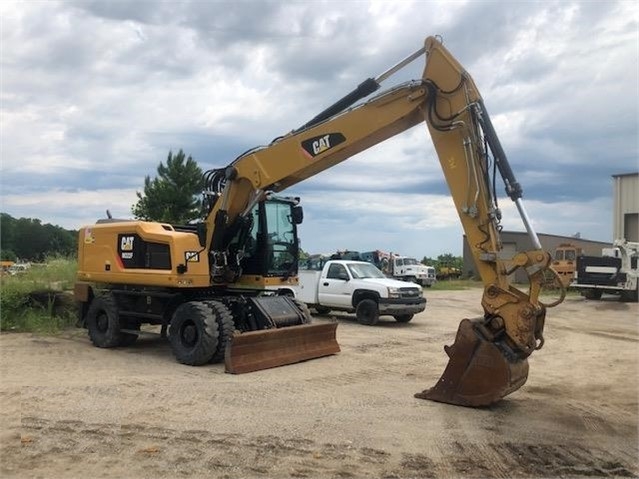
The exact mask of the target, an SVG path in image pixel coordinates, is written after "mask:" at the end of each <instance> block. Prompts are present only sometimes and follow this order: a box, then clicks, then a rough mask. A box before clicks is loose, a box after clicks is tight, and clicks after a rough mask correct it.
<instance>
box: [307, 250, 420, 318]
mask: <svg viewBox="0 0 639 479" xmlns="http://www.w3.org/2000/svg"><path fill="white" fill-rule="evenodd" d="M295 296H296V298H297V299H299V300H301V301H303V302H304V303H306V304H307V305H308V306H309V307H311V308H314V309H315V310H316V311H317V312H318V313H320V314H326V313H328V312H330V311H331V310H335V311H346V312H349V313H353V312H354V313H355V314H356V316H357V321H358V322H359V323H361V324H366V325H369V326H371V325H374V324H375V323H377V321H378V320H379V317H380V316H381V315H389V316H393V317H394V318H395V320H396V321H398V322H400V323H407V322H409V321H410V320H411V319H413V316H414V315H415V314H416V313H420V312H422V311H424V309H425V308H426V298H424V295H423V290H422V288H421V286H419V285H417V284H411V283H406V282H403V281H397V280H395V279H389V278H387V277H386V276H384V273H382V272H381V271H380V270H379V269H377V268H376V267H375V266H374V265H372V264H371V263H367V262H364V261H350V260H330V261H327V262H326V263H324V264H323V267H322V269H321V270H310V269H300V270H299V285H298V286H296V287H295Z"/></svg>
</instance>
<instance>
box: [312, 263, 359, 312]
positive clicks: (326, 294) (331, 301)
mask: <svg viewBox="0 0 639 479" xmlns="http://www.w3.org/2000/svg"><path fill="white" fill-rule="evenodd" d="M350 279H351V278H350V276H349V274H348V271H347V270H346V267H345V266H344V265H343V264H339V263H333V264H331V265H329V267H328V271H327V272H326V276H325V277H324V276H323V277H321V278H320V282H319V287H318V299H319V303H320V304H321V305H322V306H330V307H343V308H348V307H350V306H351V286H350Z"/></svg>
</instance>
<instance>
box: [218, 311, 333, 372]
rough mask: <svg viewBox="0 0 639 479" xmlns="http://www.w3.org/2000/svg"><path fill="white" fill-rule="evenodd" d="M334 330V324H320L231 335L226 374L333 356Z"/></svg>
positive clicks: (226, 359)
mask: <svg viewBox="0 0 639 479" xmlns="http://www.w3.org/2000/svg"><path fill="white" fill-rule="evenodd" d="M336 329H337V323H323V324H303V325H299V326H288V327H285V328H278V329H265V330H262V331H250V332H247V333H238V334H235V335H234V336H233V338H232V339H231V342H230V344H229V345H228V346H227V348H226V352H225V357H224V364H225V369H226V372H227V373H232V374H242V373H249V372H252V371H259V370H261V369H268V368H274V367H277V366H283V365H285V364H293V363H297V362H300V361H306V360H308V359H314V358H320V357H322V356H328V355H331V354H336V353H338V352H339V351H340V349H339V344H337V339H336V338H335V331H336Z"/></svg>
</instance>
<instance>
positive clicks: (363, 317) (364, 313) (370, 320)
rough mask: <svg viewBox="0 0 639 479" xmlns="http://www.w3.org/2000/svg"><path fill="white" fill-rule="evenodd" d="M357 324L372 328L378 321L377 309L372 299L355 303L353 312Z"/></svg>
mask: <svg viewBox="0 0 639 479" xmlns="http://www.w3.org/2000/svg"><path fill="white" fill-rule="evenodd" d="M355 315H356V316H357V322H358V323H359V324H364V325H366V326H373V325H375V324H377V321H378V320H379V308H378V307H377V303H376V302H375V301H374V300H372V299H362V300H361V301H360V302H359V303H357V309H356V310H355Z"/></svg>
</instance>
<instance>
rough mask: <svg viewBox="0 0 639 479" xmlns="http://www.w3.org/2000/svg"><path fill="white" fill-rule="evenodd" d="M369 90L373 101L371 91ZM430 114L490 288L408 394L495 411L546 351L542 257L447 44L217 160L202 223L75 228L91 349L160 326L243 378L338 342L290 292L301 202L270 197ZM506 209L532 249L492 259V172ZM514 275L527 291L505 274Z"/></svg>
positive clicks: (208, 177)
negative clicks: (396, 78)
mask: <svg viewBox="0 0 639 479" xmlns="http://www.w3.org/2000/svg"><path fill="white" fill-rule="evenodd" d="M420 57H425V67H424V71H423V75H422V77H421V79H418V80H415V81H410V82H407V83H402V84H399V85H396V86H394V87H392V88H390V89H387V90H385V91H382V92H381V93H377V94H375V95H374V96H371V95H372V94H373V93H375V92H376V91H377V90H378V89H379V88H380V84H381V82H382V81H384V80H386V79H387V78H388V77H390V76H391V75H393V74H394V73H396V72H397V71H398V70H399V69H401V68H403V67H404V66H405V65H407V64H408V63H410V62H412V61H414V60H415V59H417V58H420ZM369 96H371V97H370V98H368V99H367V97H369ZM422 123H425V124H426V126H427V127H428V131H429V132H430V136H431V138H432V140H433V143H434V146H435V149H436V152H437V155H438V157H439V161H440V163H441V167H442V169H443V172H444V176H445V178H446V181H447V183H448V185H449V187H450V191H451V194H452V197H453V200H454V204H455V207H456V209H457V212H458V213H459V217H460V220H461V223H462V226H463V229H464V231H465V233H466V237H467V240H468V243H469V246H470V249H471V251H472V254H473V257H474V261H475V263H476V268H477V271H478V273H479V275H480V276H481V278H482V281H483V284H484V293H483V298H482V302H481V304H482V307H483V310H484V314H483V316H481V317H479V318H475V319H464V320H462V322H461V324H460V325H459V329H458V331H457V335H456V338H455V341H454V343H453V344H452V346H450V347H445V351H446V353H447V354H448V356H449V361H448V365H447V367H446V369H445V371H444V373H443V374H442V376H441V378H440V379H439V381H438V382H437V383H436V384H435V385H434V386H433V387H432V388H430V389H428V390H425V391H423V392H420V393H418V394H416V397H418V398H423V399H430V400H434V401H440V402H445V403H450V404H457V405H463V406H485V405H489V404H492V403H494V402H496V401H498V400H500V399H501V398H503V397H504V396H506V395H508V394H510V393H511V392H513V391H515V390H517V389H518V388H520V387H521V386H522V385H523V384H524V383H525V382H526V379H527V375H528V362H527V358H528V356H530V354H532V353H533V351H535V350H537V349H540V348H541V347H542V346H543V342H544V338H543V328H544V320H545V316H546V308H547V307H549V306H553V305H555V304H558V303H559V302H561V300H562V299H563V296H562V297H560V298H559V299H558V300H557V301H556V302H555V303H554V304H553V305H545V304H543V303H542V302H541V301H540V292H541V289H542V284H543V283H544V274H546V272H548V271H552V270H551V269H550V266H549V265H550V261H551V258H550V255H549V254H548V253H547V252H545V251H543V249H542V247H541V244H540V242H539V239H538V237H537V235H536V234H535V232H534V230H533V228H532V225H531V222H530V220H529V218H528V216H527V214H526V211H525V209H524V205H523V203H522V189H521V187H520V185H519V183H518V182H517V181H516V179H515V176H514V174H513V172H512V170H511V168H510V166H509V163H508V160H507V158H506V155H505V153H504V151H503V149H502V147H501V145H500V143H499V140H498V138H497V135H496V133H495V130H494V128H493V125H492V123H491V120H490V117H489V116H488V113H487V111H486V108H485V106H484V102H483V100H482V98H481V96H480V94H479V91H478V90H477V87H476V86H475V83H474V81H473V79H472V78H471V77H470V75H469V74H468V73H467V72H466V71H465V70H464V68H463V67H462V66H461V65H460V64H459V63H458V62H457V60H456V59H455V58H454V57H453V56H452V55H451V54H450V53H449V52H448V50H447V49H446V48H445V47H444V46H443V45H442V42H441V41H440V39H438V38H436V37H428V38H427V39H426V40H425V43H424V46H423V47H422V48H420V49H419V50H418V51H416V52H415V53H413V54H412V55H410V56H408V57H407V58H405V59H403V60H402V61H401V62H399V63H397V64H396V65H395V66H393V67H391V68H390V69H389V70H387V71H385V72H384V73H382V74H381V75H379V76H378V77H376V78H369V79H367V80H365V81H364V82H362V83H361V84H360V85H359V86H358V87H357V88H356V89H355V90H353V91H352V92H350V93H349V94H348V95H346V96H345V97H343V98H342V99H341V100H339V101H338V102H336V103H335V104H333V105H332V106H330V107H329V108H327V109H326V110H324V111H323V112H321V113H320V114H318V115H317V116H316V117H314V118H313V119H312V120H310V121H309V122H307V123H306V124H304V125H303V126H301V127H300V128H298V129H296V130H293V131H291V132H290V133H288V134H285V135H283V136H281V137H278V138H276V139H275V140H273V141H272V142H271V143H270V144H268V145H267V146H262V147H257V148H254V149H252V150H249V151H247V152H245V153H243V154H242V155H240V156H239V157H238V158H236V159H235V160H234V161H232V162H231V163H230V164H229V165H228V166H226V167H225V168H220V169H215V170H210V171H208V172H206V173H205V183H206V189H205V191H204V199H205V205H206V219H205V221H203V222H201V223H199V224H195V225H186V226H177V225H170V224H163V223H154V222H144V221H122V220H114V219H106V220H100V221H98V223H97V224H95V225H91V226H87V227H84V228H82V229H81V230H80V238H79V240H80V241H79V258H78V260H79V271H78V282H77V284H76V287H75V296H76V299H77V300H78V301H79V303H80V308H79V309H80V313H79V314H80V322H81V324H82V325H84V326H85V327H86V328H87V329H88V332H89V336H90V339H91V341H92V342H93V343H94V345H96V346H99V347H115V346H119V345H126V344H130V343H132V342H134V341H135V339H136V338H137V337H138V335H139V334H140V325H141V324H143V323H151V324H156V325H162V334H164V335H166V334H167V330H168V337H169V342H170V344H171V348H172V349H173V352H174V354H175V356H176V358H177V359H178V361H180V362H182V363H185V364H191V365H200V364H205V363H208V362H214V361H221V360H222V359H224V361H225V366H226V371H227V372H231V373H243V372H248V371H255V370H259V369H264V368H268V367H273V366H280V365H284V364H290V363H294V362H298V361H302V360H306V359H312V358H317V357H321V356H326V355H330V354H334V353H336V352H338V351H339V345H338V344H337V341H336V334H335V332H336V323H324V324H311V323H310V315H309V313H308V310H307V308H305V306H304V304H303V303H300V302H298V301H296V300H295V299H294V298H291V297H289V296H287V295H285V294H278V290H279V291H285V290H286V289H287V288H286V286H288V285H290V284H293V283H294V282H295V281H296V274H297V258H298V248H297V228H296V225H298V224H299V223H300V222H301V221H302V216H303V214H302V210H301V207H300V206H299V204H298V203H299V199H298V198H290V197H282V196H278V195H277V194H278V193H279V192H281V191H283V190H285V189H286V188H288V187H290V186H293V185H295V184H296V183H299V182H300V181H303V180H304V179H307V178H309V177H311V176H313V175H316V174H318V173H320V172H322V171H324V170H326V169H328V168H331V167H332V166H334V165H336V164H338V163H340V162H342V161H344V160H346V159H348V158H350V157H352V156H353V155H355V154H357V153H359V152H361V151H363V150H365V149H367V148H369V147H371V146H373V145H375V144H378V143H380V142H383V141H385V140H387V139H389V138H391V137H393V136H395V135H397V134H399V133H401V132H403V131H405V130H407V129H409V128H411V127H413V126H415V125H418V124H422ZM498 174H499V176H501V178H502V179H503V182H504V185H505V190H506V194H507V195H508V196H509V197H510V199H512V201H514V202H515V204H516V206H517V209H518V211H519V213H520V216H521V218H522V221H523V224H524V226H525V228H526V230H527V232H528V235H529V237H530V240H531V243H532V244H533V245H534V250H531V251H525V252H520V253H518V254H517V255H516V256H514V257H513V258H511V259H509V260H503V259H501V257H500V255H499V253H500V250H501V249H502V244H501V239H500V229H501V227H500V220H501V212H500V209H499V208H498V203H497V194H496V181H495V179H496V177H497V175H498ZM518 268H522V269H524V270H525V271H526V273H527V275H528V278H529V282H530V284H529V288H528V291H527V292H523V291H521V290H519V289H517V288H515V287H514V286H513V285H512V284H510V283H509V280H508V275H509V274H511V273H512V272H513V271H514V270H516V269H518Z"/></svg>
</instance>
